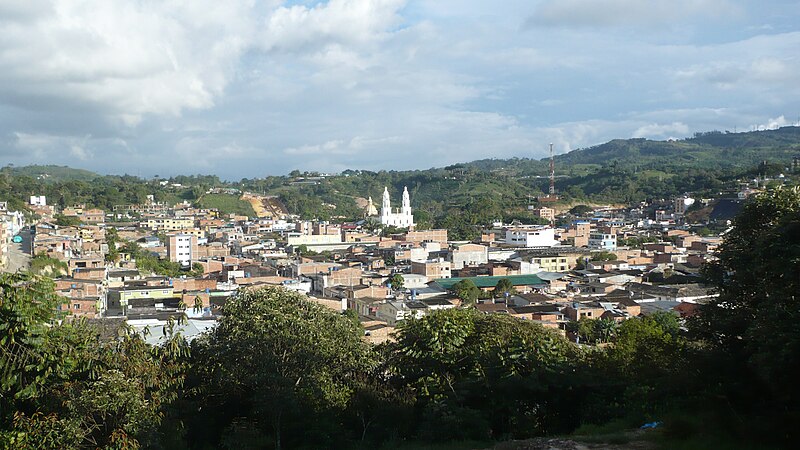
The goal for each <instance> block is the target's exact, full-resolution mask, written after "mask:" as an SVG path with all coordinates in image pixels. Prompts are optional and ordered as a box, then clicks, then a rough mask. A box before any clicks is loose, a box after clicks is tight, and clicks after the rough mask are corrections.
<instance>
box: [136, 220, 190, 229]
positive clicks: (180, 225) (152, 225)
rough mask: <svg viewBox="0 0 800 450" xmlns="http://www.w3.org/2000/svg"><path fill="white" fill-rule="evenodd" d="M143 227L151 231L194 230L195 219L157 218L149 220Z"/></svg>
mask: <svg viewBox="0 0 800 450" xmlns="http://www.w3.org/2000/svg"><path fill="white" fill-rule="evenodd" d="M143 225H144V226H146V227H147V228H149V229H151V230H165V231H180V230H186V229H189V228H194V219H193V218H180V219H177V218H170V217H157V218H152V219H147V222H145V223H143Z"/></svg>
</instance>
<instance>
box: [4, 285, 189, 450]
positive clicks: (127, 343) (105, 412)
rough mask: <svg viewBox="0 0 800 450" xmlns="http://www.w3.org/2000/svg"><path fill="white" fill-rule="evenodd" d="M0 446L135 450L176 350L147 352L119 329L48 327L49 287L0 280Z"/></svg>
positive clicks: (179, 352) (168, 388)
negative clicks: (113, 332) (111, 334)
mask: <svg viewBox="0 0 800 450" xmlns="http://www.w3.org/2000/svg"><path fill="white" fill-rule="evenodd" d="M0 289H2V292H1V293H0V316H2V324H3V325H2V326H0V367H2V368H3V369H2V373H0V377H1V378H0V381H1V382H2V383H1V384H0V405H1V406H2V408H0V447H3V448H34V447H35V448H68V449H71V448H138V447H139V446H140V445H141V444H146V443H148V442H151V441H152V440H153V439H154V438H157V436H155V435H154V433H153V429H154V428H155V427H157V426H158V425H159V423H160V422H161V418H162V415H163V411H164V410H163V408H164V407H165V405H167V404H168V403H170V402H172V401H173V400H174V399H175V398H176V397H177V394H178V389H179V388H180V385H181V383H182V380H183V376H182V372H183V369H184V364H183V362H182V361H183V358H184V357H185V356H186V345H185V341H183V339H182V338H180V337H179V336H177V335H174V334H173V333H172V331H171V330H169V331H168V339H167V343H166V344H165V345H164V346H162V347H150V346H148V345H147V344H145V343H144V341H143V340H142V339H141V337H139V336H138V335H136V334H128V333H127V332H126V331H125V330H124V329H122V330H121V334H120V336H119V339H117V340H111V341H103V340H100V339H99V330H97V329H96V328H95V327H94V326H92V325H90V324H88V323H86V322H84V321H65V322H62V323H58V322H56V321H55V316H54V311H55V305H56V304H57V303H59V300H58V298H59V297H58V296H57V295H56V294H55V293H54V292H53V284H52V282H50V281H46V280H44V279H41V278H36V277H33V278H31V277H30V276H27V275H21V274H14V275H3V276H2V277H1V278H0Z"/></svg>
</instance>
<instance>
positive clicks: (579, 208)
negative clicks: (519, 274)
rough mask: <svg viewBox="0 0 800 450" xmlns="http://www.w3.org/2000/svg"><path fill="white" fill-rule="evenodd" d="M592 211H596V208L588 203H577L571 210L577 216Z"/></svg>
mask: <svg viewBox="0 0 800 450" xmlns="http://www.w3.org/2000/svg"><path fill="white" fill-rule="evenodd" d="M592 211H594V209H593V208H592V207H591V206H588V205H576V206H573V207H572V209H570V210H569V213H570V214H573V215H576V216H584V215H586V214H589V213H590V212H592Z"/></svg>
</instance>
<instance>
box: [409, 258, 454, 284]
mask: <svg viewBox="0 0 800 450" xmlns="http://www.w3.org/2000/svg"><path fill="white" fill-rule="evenodd" d="M411 273H413V274H417V275H424V276H426V277H428V279H429V280H437V279H440V278H450V276H451V271H450V263H449V262H448V261H423V262H416V261H412V262H411Z"/></svg>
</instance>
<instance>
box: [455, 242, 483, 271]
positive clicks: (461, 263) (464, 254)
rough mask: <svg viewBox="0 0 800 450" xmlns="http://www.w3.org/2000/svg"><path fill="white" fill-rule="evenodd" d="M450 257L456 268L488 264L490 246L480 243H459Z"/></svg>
mask: <svg viewBox="0 0 800 450" xmlns="http://www.w3.org/2000/svg"><path fill="white" fill-rule="evenodd" d="M448 259H449V260H450V262H451V263H452V268H453V269H455V270H460V269H463V268H464V267H465V266H479V265H481V264H486V263H488V262H489V247H487V246H485V245H480V244H463V245H459V246H457V247H455V248H454V249H453V250H452V251H451V252H450V254H449V255H448Z"/></svg>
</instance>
